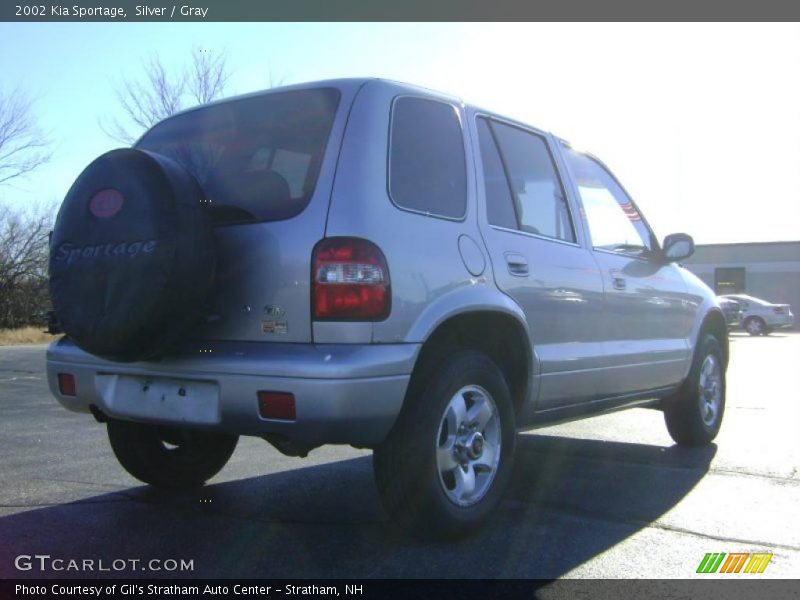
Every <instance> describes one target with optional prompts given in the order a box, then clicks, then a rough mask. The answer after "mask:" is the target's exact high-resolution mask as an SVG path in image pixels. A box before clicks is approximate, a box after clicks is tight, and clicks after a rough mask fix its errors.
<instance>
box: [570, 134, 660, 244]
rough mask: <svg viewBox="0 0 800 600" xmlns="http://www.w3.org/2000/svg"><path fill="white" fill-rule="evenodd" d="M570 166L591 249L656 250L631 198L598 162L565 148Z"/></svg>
mask: <svg viewBox="0 0 800 600" xmlns="http://www.w3.org/2000/svg"><path fill="white" fill-rule="evenodd" d="M565 154H566V157H567V164H568V165H569V169H570V171H571V173H572V177H573V179H574V180H575V183H576V185H577V187H578V194H579V195H580V199H581V207H582V211H583V213H584V216H585V218H586V221H587V223H588V225H589V233H590V235H591V238H592V246H594V247H595V248H599V249H602V250H612V251H615V252H623V253H628V254H637V253H646V252H648V251H650V250H652V249H653V242H652V238H651V235H650V230H649V229H648V228H647V226H646V225H645V224H644V222H643V221H642V216H641V215H640V214H639V211H638V210H637V209H636V207H635V206H634V205H633V202H632V201H631V199H630V197H628V195H627V194H626V193H625V191H624V190H623V189H622V188H621V187H620V185H619V184H618V183H617V181H616V179H614V177H613V176H612V175H611V173H609V172H608V171H607V170H606V169H605V167H603V166H602V165H601V164H600V163H598V162H597V161H596V160H594V159H592V158H590V157H588V156H586V155H585V154H581V153H579V152H576V151H574V150H572V149H571V148H566V152H565Z"/></svg>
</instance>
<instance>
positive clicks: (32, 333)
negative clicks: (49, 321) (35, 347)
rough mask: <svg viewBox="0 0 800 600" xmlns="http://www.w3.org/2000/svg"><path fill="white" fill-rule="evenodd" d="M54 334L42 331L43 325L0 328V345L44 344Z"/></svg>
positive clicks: (49, 340)
mask: <svg viewBox="0 0 800 600" xmlns="http://www.w3.org/2000/svg"><path fill="white" fill-rule="evenodd" d="M55 338H56V336H54V335H50V334H49V333H45V332H44V326H43V325H40V326H38V327H36V326H31V327H20V328H19V329H0V346H14V345H16V344H45V343H47V342H52V341H53V340H54V339H55Z"/></svg>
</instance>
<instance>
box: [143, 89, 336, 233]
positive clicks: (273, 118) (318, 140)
mask: <svg viewBox="0 0 800 600" xmlns="http://www.w3.org/2000/svg"><path fill="white" fill-rule="evenodd" d="M339 96H340V94H339V92H338V90H335V89H329V88H321V89H310V90H297V91H291V92H279V93H273V94H264V95H260V96H254V97H249V98H242V99H240V100H233V101H230V102H222V103H220V104H214V105H211V106H206V107H202V108H198V109H196V110H192V111H189V112H186V113H183V114H180V115H176V116H175V117H172V118H169V119H167V120H165V121H162V122H161V123H159V124H158V125H156V126H155V127H153V128H152V129H151V130H150V131H149V132H147V133H146V134H145V135H144V137H142V139H141V140H140V141H139V143H138V144H137V145H136V147H137V148H140V149H143V150H151V151H153V152H157V153H159V154H163V155H166V156H168V157H170V158H172V159H173V160H175V161H177V162H179V163H180V164H181V165H183V167H184V168H186V169H187V170H188V171H189V172H190V173H191V174H192V175H193V176H194V177H195V179H197V181H198V182H199V183H200V185H201V187H202V188H203V193H204V194H205V196H206V198H207V199H208V200H210V206H211V210H212V213H213V214H214V215H215V217H217V220H218V221H238V220H251V221H252V220H257V221H276V220H280V219H287V218H290V217H293V216H295V215H297V214H299V213H300V212H301V211H302V210H303V209H304V208H305V207H306V205H307V204H308V202H309V200H310V199H311V195H312V194H313V192H314V188H315V186H316V182H317V176H318V174H319V169H320V166H321V164H322V159H323V157H324V154H325V147H326V145H327V142H328V137H329V135H330V132H331V127H332V126H333V121H334V118H335V116H336V109H337V107H338V104H339Z"/></svg>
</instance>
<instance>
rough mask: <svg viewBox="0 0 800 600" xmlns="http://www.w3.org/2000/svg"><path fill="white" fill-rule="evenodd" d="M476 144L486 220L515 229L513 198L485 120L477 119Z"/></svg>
mask: <svg viewBox="0 0 800 600" xmlns="http://www.w3.org/2000/svg"><path fill="white" fill-rule="evenodd" d="M478 144H479V146H480V151H481V161H482V162H483V182H484V189H485V190H486V218H487V220H488V221H489V223H491V224H492V225H497V226H498V227H505V228H506V229H517V214H516V211H515V210H514V198H512V197H511V188H509V187H508V179H506V174H505V171H504V170H503V162H502V161H501V160H500V155H499V154H498V153H497V146H496V145H495V143H494V137H493V136H492V132H491V130H490V129H489V122H488V121H487V120H486V119H478Z"/></svg>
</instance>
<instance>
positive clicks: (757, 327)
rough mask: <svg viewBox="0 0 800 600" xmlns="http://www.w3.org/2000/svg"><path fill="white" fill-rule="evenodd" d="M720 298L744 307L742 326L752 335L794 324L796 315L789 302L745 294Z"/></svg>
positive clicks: (768, 332)
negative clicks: (770, 300)
mask: <svg viewBox="0 0 800 600" xmlns="http://www.w3.org/2000/svg"><path fill="white" fill-rule="evenodd" d="M720 298H726V299H728V300H733V301H735V302H737V303H738V304H739V308H741V309H742V327H743V328H744V330H745V331H746V332H747V333H749V334H750V335H769V334H770V333H771V332H772V331H773V330H774V329H780V328H784V327H791V326H792V325H793V324H794V315H793V314H792V307H791V306H790V305H789V304H772V303H771V302H767V301H766V300H761V299H760V298H753V297H752V296H747V295H745V294H728V295H725V296H720Z"/></svg>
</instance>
